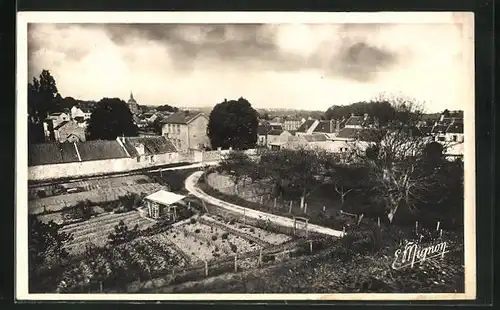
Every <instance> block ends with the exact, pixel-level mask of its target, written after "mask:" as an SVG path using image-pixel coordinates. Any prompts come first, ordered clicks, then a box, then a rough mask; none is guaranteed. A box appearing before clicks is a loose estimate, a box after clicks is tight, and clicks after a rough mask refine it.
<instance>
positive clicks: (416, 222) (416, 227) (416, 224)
mask: <svg viewBox="0 0 500 310" xmlns="http://www.w3.org/2000/svg"><path fill="white" fill-rule="evenodd" d="M415 233H416V234H418V221H415Z"/></svg>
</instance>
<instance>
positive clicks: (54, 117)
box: [46, 112, 70, 127]
mask: <svg viewBox="0 0 500 310" xmlns="http://www.w3.org/2000/svg"><path fill="white" fill-rule="evenodd" d="M69 120H70V115H69V114H67V113H64V112H56V113H52V114H50V115H49V116H48V117H47V119H46V121H50V122H52V126H54V127H56V126H57V125H59V124H60V123H62V122H66V121H69Z"/></svg>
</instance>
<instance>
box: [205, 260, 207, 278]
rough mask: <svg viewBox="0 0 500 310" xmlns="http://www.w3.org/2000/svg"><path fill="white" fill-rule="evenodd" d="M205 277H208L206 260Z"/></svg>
mask: <svg viewBox="0 0 500 310" xmlns="http://www.w3.org/2000/svg"><path fill="white" fill-rule="evenodd" d="M205 277H208V262H207V261H205Z"/></svg>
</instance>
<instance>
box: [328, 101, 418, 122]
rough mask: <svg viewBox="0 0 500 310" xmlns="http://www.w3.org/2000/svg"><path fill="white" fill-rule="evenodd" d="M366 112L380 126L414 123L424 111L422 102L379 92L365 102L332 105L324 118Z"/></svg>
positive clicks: (338, 117) (339, 117)
mask: <svg viewBox="0 0 500 310" xmlns="http://www.w3.org/2000/svg"><path fill="white" fill-rule="evenodd" d="M365 113H366V114H368V115H369V116H371V117H373V118H374V119H375V120H376V122H377V123H378V124H379V125H380V126H382V127H385V126H388V125H392V124H396V125H400V124H406V125H415V124H416V123H417V122H418V121H419V120H420V119H421V116H422V115H423V113H424V109H423V104H422V103H419V102H417V101H416V100H414V99H412V98H407V97H404V96H390V95H387V94H381V95H379V96H377V97H376V98H374V99H372V100H370V101H368V102H366V101H363V102H356V103H353V104H350V105H346V106H332V107H330V108H328V110H327V111H326V112H325V118H326V119H347V118H349V116H350V115H351V114H354V115H364V114H365Z"/></svg>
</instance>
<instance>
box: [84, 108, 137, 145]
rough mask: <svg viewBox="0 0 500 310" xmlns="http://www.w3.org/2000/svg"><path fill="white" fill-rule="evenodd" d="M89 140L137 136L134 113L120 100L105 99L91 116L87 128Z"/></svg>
mask: <svg viewBox="0 0 500 310" xmlns="http://www.w3.org/2000/svg"><path fill="white" fill-rule="evenodd" d="M87 130H88V136H89V140H97V139H102V140H115V139H116V137H118V136H122V135H123V136H127V137H131V136H137V134H138V128H137V126H136V125H135V124H134V120H133V116H132V113H131V112H130V110H129V108H128V106H127V104H126V103H125V102H124V101H123V100H120V99H118V98H103V99H101V100H100V101H99V102H98V103H97V107H96V109H95V110H94V112H93V113H92V115H91V116H90V120H89V126H88V128H87Z"/></svg>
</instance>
